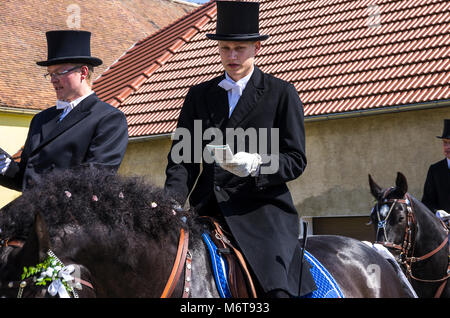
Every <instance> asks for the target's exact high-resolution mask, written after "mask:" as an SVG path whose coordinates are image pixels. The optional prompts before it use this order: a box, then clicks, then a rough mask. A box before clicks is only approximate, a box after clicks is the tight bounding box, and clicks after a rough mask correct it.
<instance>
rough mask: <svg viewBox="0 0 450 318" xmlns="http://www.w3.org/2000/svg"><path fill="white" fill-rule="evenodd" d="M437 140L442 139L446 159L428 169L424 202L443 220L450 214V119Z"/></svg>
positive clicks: (446, 120) (445, 123)
mask: <svg viewBox="0 0 450 318" xmlns="http://www.w3.org/2000/svg"><path fill="white" fill-rule="evenodd" d="M437 138H439V139H442V147H443V152H444V156H445V159H443V160H441V161H438V162H436V163H434V164H432V165H431V166H430V168H429V169H428V174H427V179H426V181H425V185H424V189H423V197H422V202H423V203H424V204H425V205H426V206H427V207H428V208H429V209H430V210H431V211H433V212H434V213H436V215H437V216H438V217H440V218H442V217H445V216H449V214H448V213H449V212H450V119H445V120H444V131H443V132H442V136H437Z"/></svg>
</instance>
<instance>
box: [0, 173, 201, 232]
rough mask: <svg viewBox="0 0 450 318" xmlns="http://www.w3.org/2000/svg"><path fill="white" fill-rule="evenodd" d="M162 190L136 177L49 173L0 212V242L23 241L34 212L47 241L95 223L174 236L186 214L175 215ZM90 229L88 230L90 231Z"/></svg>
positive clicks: (189, 218)
mask: <svg viewBox="0 0 450 318" xmlns="http://www.w3.org/2000/svg"><path fill="white" fill-rule="evenodd" d="M173 206H174V201H173V200H172V199H171V198H170V197H168V196H167V195H166V194H165V193H164V191H163V190H162V189H160V188H158V187H156V186H154V185H151V184H149V183H147V182H146V181H144V179H143V178H141V177H123V176H119V175H117V174H113V173H111V172H109V171H105V170H99V169H96V168H80V169H74V170H65V171H55V172H53V173H51V174H47V175H46V176H45V178H42V180H40V181H39V182H38V183H37V184H36V185H35V186H33V188H31V189H30V190H27V191H25V192H24V193H23V194H22V196H20V197H19V198H17V199H16V200H14V201H13V202H11V203H10V204H8V205H7V206H6V207H4V208H3V209H2V210H1V211H0V238H2V239H5V238H26V237H27V236H28V233H29V230H30V228H31V226H32V224H33V222H34V218H35V214H36V213H37V212H40V213H41V214H42V215H43V216H44V219H45V222H46V224H47V227H48V229H49V234H50V237H52V235H54V234H55V233H56V232H57V231H59V230H60V229H61V228H63V227H64V226H67V225H72V224H73V225H76V226H80V227H83V228H89V227H93V225H98V224H101V225H102V226H103V227H107V228H109V229H110V230H111V231H121V232H124V233H126V232H130V231H133V232H138V233H143V234H144V233H145V234H146V235H148V236H150V237H152V238H158V237H160V236H163V235H165V236H167V235H170V233H174V234H173V235H177V233H179V229H180V228H181V227H183V228H187V227H188V225H190V224H192V221H193V220H192V215H191V213H188V212H180V211H175V210H174V209H173ZM93 228H94V227H93Z"/></svg>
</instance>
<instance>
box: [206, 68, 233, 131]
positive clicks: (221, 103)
mask: <svg viewBox="0 0 450 318" xmlns="http://www.w3.org/2000/svg"><path fill="white" fill-rule="evenodd" d="M224 78H225V75H223V76H221V77H219V78H217V81H214V83H213V84H212V86H211V89H210V91H209V92H208V93H207V94H206V96H207V107H208V113H209V116H210V118H211V121H212V125H213V126H214V127H217V128H220V129H223V128H224V127H225V124H226V123H227V121H228V113H229V107H228V94H227V91H226V90H224V89H223V88H222V87H220V86H218V85H219V83H220V81H221V80H223V79H224Z"/></svg>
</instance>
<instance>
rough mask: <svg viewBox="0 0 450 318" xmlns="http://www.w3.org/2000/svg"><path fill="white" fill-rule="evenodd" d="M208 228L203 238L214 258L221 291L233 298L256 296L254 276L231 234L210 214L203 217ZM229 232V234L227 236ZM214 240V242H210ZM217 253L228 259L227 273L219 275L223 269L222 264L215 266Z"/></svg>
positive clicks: (214, 267)
mask: <svg viewBox="0 0 450 318" xmlns="http://www.w3.org/2000/svg"><path fill="white" fill-rule="evenodd" d="M201 220H202V221H203V223H204V225H205V227H206V230H205V232H204V234H203V238H204V240H205V242H206V244H207V245H208V249H209V251H210V253H211V258H212V260H213V270H214V274H215V275H214V276H215V277H216V282H217V285H218V288H219V293H220V294H221V296H222V297H233V298H256V297H257V295H256V290H255V286H254V284H253V280H252V277H251V275H250V272H249V270H248V267H247V264H246V261H245V259H244V257H243V255H242V253H241V252H240V251H239V250H238V249H237V248H236V247H234V245H233V244H232V243H231V240H230V238H229V237H231V235H230V234H228V233H227V232H225V231H224V230H223V229H222V227H221V226H220V224H219V222H218V221H217V220H216V219H214V218H212V217H208V216H204V217H201ZM227 234H228V236H227ZM209 241H212V243H213V244H208V242H209ZM215 253H217V254H218V256H221V257H223V258H224V259H225V261H226V264H225V265H226V266H224V267H225V268H226V269H227V270H225V273H221V275H218V274H217V273H216V271H217V270H219V271H222V270H221V268H223V267H222V266H215V263H216V262H217V259H216V258H215V256H214V254H215ZM221 277H225V280H226V282H223V281H220V280H221Z"/></svg>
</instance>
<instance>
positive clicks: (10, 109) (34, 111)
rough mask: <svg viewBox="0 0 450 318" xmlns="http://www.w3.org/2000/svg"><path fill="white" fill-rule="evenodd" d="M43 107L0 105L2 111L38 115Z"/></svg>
mask: <svg viewBox="0 0 450 318" xmlns="http://www.w3.org/2000/svg"><path fill="white" fill-rule="evenodd" d="M41 111H43V109H29V108H15V107H8V106H0V112H2V113H10V114H20V115H36V114H37V113H40V112H41Z"/></svg>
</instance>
